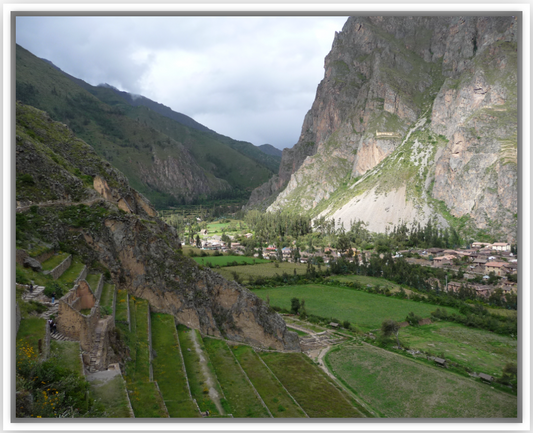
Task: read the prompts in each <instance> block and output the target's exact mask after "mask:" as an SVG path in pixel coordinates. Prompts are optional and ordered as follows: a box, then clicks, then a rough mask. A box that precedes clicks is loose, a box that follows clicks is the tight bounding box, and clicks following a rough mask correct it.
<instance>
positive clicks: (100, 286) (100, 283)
mask: <svg viewBox="0 0 533 433" xmlns="http://www.w3.org/2000/svg"><path fill="white" fill-rule="evenodd" d="M103 288H104V274H100V280H99V281H98V285H97V286H96V290H95V291H94V296H95V297H96V299H98V300H100V296H102V289H103Z"/></svg>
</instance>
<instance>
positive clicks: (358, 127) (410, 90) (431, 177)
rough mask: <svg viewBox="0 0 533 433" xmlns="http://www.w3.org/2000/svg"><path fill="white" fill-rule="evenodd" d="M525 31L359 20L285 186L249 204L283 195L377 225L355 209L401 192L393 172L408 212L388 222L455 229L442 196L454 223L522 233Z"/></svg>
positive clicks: (305, 208)
mask: <svg viewBox="0 0 533 433" xmlns="http://www.w3.org/2000/svg"><path fill="white" fill-rule="evenodd" d="M516 26H517V20H516V18H514V17H511V16H506V17H474V16H470V17H420V16H417V17H391V16H388V17H379V16H374V17H350V18H349V19H348V21H347V22H346V24H345V25H344V27H343V30H342V32H340V33H337V34H336V35H335V39H334V41H333V46H332V49H331V52H330V53H329V54H328V56H327V57H326V59H325V73H324V79H323V80H322V82H321V83H320V85H319V86H318V89H317V93H316V98H315V101H314V102H313V105H312V107H311V109H310V110H309V112H308V113H307V115H306V117H305V120H304V123H303V126H302V132H301V135H300V138H299V140H298V142H297V143H296V144H295V146H294V147H293V148H292V149H285V150H284V151H283V156H282V161H281V165H280V170H279V182H278V183H276V184H275V185H273V186H274V188H272V185H270V186H268V187H263V188H262V190H260V191H259V192H257V193H256V194H253V195H252V199H251V201H250V203H252V202H254V203H257V202H259V201H261V200H263V201H264V202H268V200H269V198H267V197H266V196H265V192H266V191H273V192H274V193H275V195H276V199H275V200H274V201H273V203H272V204H271V205H270V207H269V210H280V209H289V210H291V211H300V212H308V213H310V214H311V215H312V216H315V215H318V214H321V215H326V216H329V217H332V218H335V219H337V218H339V217H341V219H342V221H343V222H345V225H346V224H347V223H348V221H349V220H357V219H365V221H366V222H367V223H371V222H372V221H371V219H368V220H366V218H367V217H366V216H365V215H366V214H367V213H366V212H365V211H364V210H363V209H362V208H357V207H354V206H352V205H350V206H348V207H349V208H350V209H351V211H350V212H347V211H346V209H347V208H348V207H347V204H348V202H350V201H352V202H356V201H357V200H358V199H356V197H358V196H360V195H361V194H364V193H365V192H370V191H375V192H376V194H377V195H378V196H380V195H381V194H386V193H388V192H390V191H391V188H392V186H391V185H390V182H389V177H390V173H394V175H395V178H396V185H395V186H394V189H395V190H397V189H398V188H403V187H405V188H406V202H405V209H398V213H397V215H396V216H395V215H392V218H391V215H390V211H389V215H386V214H385V210H384V209H382V210H379V209H376V211H377V212H379V214H380V215H379V216H378V218H377V219H378V220H379V219H383V220H391V219H392V220H394V221H399V220H400V219H401V216H405V215H410V217H411V218H413V219H416V220H418V221H421V220H424V219H426V218H428V215H429V216H431V214H432V215H434V216H437V217H438V218H440V220H441V221H442V222H443V224H445V220H444V219H443V218H441V217H439V215H441V214H442V208H441V207H440V206H436V203H437V202H436V201H437V200H438V201H442V202H444V204H445V206H446V212H445V213H444V214H443V215H445V216H446V217H447V218H448V219H449V218H461V217H466V216H470V217H471V219H470V225H471V227H472V228H473V229H476V228H478V229H485V228H491V230H493V234H495V235H496V234H498V233H499V234H500V235H501V236H508V239H509V240H511V239H513V238H515V237H516V217H515V215H516V209H517V207H516V195H517V191H516V190H517V188H516V179H517V175H516V130H517V111H516V102H517V99H516V94H517V78H516V76H517V53H516V48H517V46H516V41H517V37H516V34H517V28H516ZM416 147H417V148H416ZM415 154H416V155H418V157H420V158H422V159H416V158H415ZM387 182H388V184H387ZM284 184H286V187H283V185H284ZM276 186H278V187H280V188H283V191H281V192H280V191H279V190H276V188H275V187H276ZM383 199H384V197H383ZM382 201H383V202H386V200H382ZM342 207H344V211H342V212H340V209H341V208H342ZM411 208H412V209H415V211H414V212H411V211H410V210H409V209H411ZM450 215H451V217H450ZM345 218H349V219H346V220H345ZM373 220H374V222H375V220H376V218H374V219H373ZM449 222H450V221H449ZM383 229H384V228H383Z"/></svg>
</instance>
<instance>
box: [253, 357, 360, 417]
mask: <svg viewBox="0 0 533 433" xmlns="http://www.w3.org/2000/svg"><path fill="white" fill-rule="evenodd" d="M260 356H261V358H262V359H263V361H265V363H266V364H267V365H268V367H269V368H270V369H271V370H272V372H273V373H274V374H275V375H276V377H277V378H278V379H279V381H280V382H281V383H282V384H283V386H284V387H285V388H286V389H287V391H288V392H289V393H290V394H291V395H292V396H293V398H294V399H295V400H296V401H297V402H298V403H299V404H300V406H301V407H302V409H303V410H304V411H305V412H306V413H307V415H309V417H310V418H361V417H363V414H362V413H361V412H360V411H359V410H357V409H356V408H355V407H354V404H355V402H354V401H353V400H352V399H350V397H349V396H347V394H346V393H345V392H343V391H341V390H340V389H338V388H337V387H336V385H334V384H333V382H332V381H331V379H329V378H328V377H327V376H326V374H325V373H324V372H323V371H321V370H320V369H319V368H318V367H316V366H315V365H314V364H313V363H312V362H311V360H309V359H308V358H306V357H305V355H303V354H302V353H276V352H263V353H261V354H260Z"/></svg>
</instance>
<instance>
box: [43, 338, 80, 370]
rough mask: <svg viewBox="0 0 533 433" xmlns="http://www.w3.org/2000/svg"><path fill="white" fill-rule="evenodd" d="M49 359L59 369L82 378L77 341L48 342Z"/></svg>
mask: <svg viewBox="0 0 533 433" xmlns="http://www.w3.org/2000/svg"><path fill="white" fill-rule="evenodd" d="M50 358H53V359H54V362H55V363H56V364H57V365H58V366H59V367H61V368H64V369H66V370H70V371H72V372H73V373H76V374H78V375H79V376H83V364H82V362H81V357H80V343H79V342H77V341H55V340H51V341H50Z"/></svg>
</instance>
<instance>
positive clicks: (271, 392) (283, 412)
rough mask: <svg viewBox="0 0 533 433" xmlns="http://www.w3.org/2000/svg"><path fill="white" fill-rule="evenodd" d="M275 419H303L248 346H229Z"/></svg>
mask: <svg viewBox="0 0 533 433" xmlns="http://www.w3.org/2000/svg"><path fill="white" fill-rule="evenodd" d="M229 347H230V349H231V350H232V352H233V354H234V355H235V357H236V358H237V360H238V361H239V363H240V364H241V367H242V368H243V370H244V371H245V372H246V375H247V376H248V378H249V379H250V382H252V384H253V385H254V387H255V389H256V390H257V392H258V393H259V395H260V396H261V398H262V399H263V401H264V402H265V404H266V405H267V407H268V409H269V410H270V413H272V415H273V416H274V417H275V418H305V414H304V412H303V411H302V409H301V408H300V407H299V406H298V405H297V404H296V402H295V401H294V400H293V399H292V397H291V396H290V395H289V394H288V393H287V391H286V390H285V389H284V388H283V386H282V385H281V383H280V382H279V380H278V379H277V378H276V377H275V376H274V375H273V374H272V373H271V372H270V371H269V370H268V368H267V367H266V366H265V365H264V364H263V362H262V361H261V358H259V355H257V353H255V351H254V350H253V349H252V348H251V347H250V346H229Z"/></svg>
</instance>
